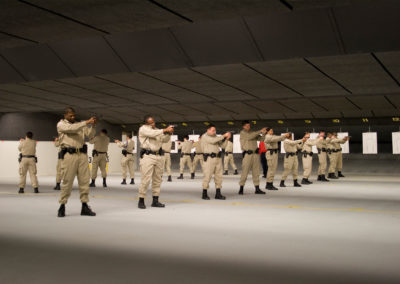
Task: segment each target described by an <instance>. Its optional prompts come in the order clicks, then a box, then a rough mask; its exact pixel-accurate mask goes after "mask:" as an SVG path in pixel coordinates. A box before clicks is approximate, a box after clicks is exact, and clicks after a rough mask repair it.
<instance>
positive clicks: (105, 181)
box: [103, 178, 107, 187]
mask: <svg viewBox="0 0 400 284" xmlns="http://www.w3.org/2000/svg"><path fill="white" fill-rule="evenodd" d="M103 187H107V178H103Z"/></svg>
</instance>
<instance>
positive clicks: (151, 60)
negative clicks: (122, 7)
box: [106, 29, 187, 71]
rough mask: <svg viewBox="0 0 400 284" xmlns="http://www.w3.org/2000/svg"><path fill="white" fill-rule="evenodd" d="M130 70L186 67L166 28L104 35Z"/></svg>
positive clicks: (182, 56) (181, 54)
mask: <svg viewBox="0 0 400 284" xmlns="http://www.w3.org/2000/svg"><path fill="white" fill-rule="evenodd" d="M106 40H107V41H108V42H109V43H110V44H111V45H112V46H113V48H114V50H115V51H116V52H117V53H118V54H119V55H120V56H121V58H122V60H123V61H124V62H125V63H126V64H127V65H128V66H129V68H130V70H131V71H149V70H161V69H170V68H177V67H186V66H187V64H186V62H185V58H184V55H183V53H182V51H180V50H179V48H178V45H177V43H176V41H175V40H174V38H173V36H172V35H171V33H170V32H169V30H168V29H162V30H149V31H146V32H137V33H129V34H117V35H110V36H107V37H106Z"/></svg>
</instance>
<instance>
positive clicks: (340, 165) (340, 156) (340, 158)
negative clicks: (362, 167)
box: [336, 151, 343, 172]
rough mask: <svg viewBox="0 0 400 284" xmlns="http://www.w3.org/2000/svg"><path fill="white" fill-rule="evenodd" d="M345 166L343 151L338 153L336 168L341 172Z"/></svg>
mask: <svg viewBox="0 0 400 284" xmlns="http://www.w3.org/2000/svg"><path fill="white" fill-rule="evenodd" d="M342 168H343V154H342V151H339V152H337V153H336V169H337V170H338V171H339V172H341V171H342Z"/></svg>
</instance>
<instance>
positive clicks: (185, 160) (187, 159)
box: [179, 155, 193, 174]
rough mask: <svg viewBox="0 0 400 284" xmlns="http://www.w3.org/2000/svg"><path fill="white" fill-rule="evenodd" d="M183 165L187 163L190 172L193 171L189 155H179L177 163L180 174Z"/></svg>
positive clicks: (183, 167)
mask: <svg viewBox="0 0 400 284" xmlns="http://www.w3.org/2000/svg"><path fill="white" fill-rule="evenodd" d="M185 165H187V166H188V168H189V170H190V172H191V173H193V163H192V158H191V156H190V155H183V156H182V157H181V160H180V163H179V166H180V173H181V174H183V171H184V170H185Z"/></svg>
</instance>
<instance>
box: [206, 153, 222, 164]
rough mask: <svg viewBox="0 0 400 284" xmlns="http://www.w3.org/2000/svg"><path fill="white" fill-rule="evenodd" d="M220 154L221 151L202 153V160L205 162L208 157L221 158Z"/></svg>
mask: <svg viewBox="0 0 400 284" xmlns="http://www.w3.org/2000/svg"><path fill="white" fill-rule="evenodd" d="M221 156H222V152H218V153H204V154H203V157H204V161H205V162H207V159H208V158H209V157H210V158H221Z"/></svg>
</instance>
